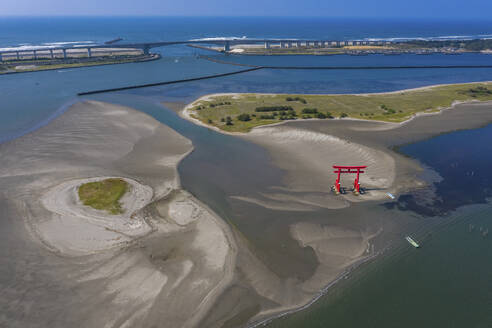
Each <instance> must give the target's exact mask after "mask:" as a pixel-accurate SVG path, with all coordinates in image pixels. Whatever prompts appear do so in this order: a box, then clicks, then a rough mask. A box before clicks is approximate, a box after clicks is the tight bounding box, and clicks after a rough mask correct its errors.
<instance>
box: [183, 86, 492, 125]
mask: <svg viewBox="0 0 492 328" xmlns="http://www.w3.org/2000/svg"><path fill="white" fill-rule="evenodd" d="M490 100H492V83H491V82H481V83H466V84H451V85H438V86H429V87H423V88H417V89H409V90H401V91H396V92H387V93H377V94H338V95H307V94H304V95H299V94H238V93H234V94H213V95H206V96H204V97H201V98H200V99H197V100H196V101H194V102H193V103H192V104H190V105H188V106H187V107H186V108H185V110H184V112H183V114H184V115H185V116H186V117H188V118H191V119H195V120H198V121H200V122H201V123H202V124H204V125H207V126H210V127H214V128H217V129H219V130H221V131H226V132H248V131H250V130H251V129H252V128H254V127H258V126H263V125H269V124H275V123H280V122H285V121H289V120H308V119H334V118H340V119H349V118H350V119H363V120H370V121H383V122H391V123H401V122H404V121H407V120H409V119H411V118H412V117H415V116H416V115H420V114H432V113H436V112H439V111H440V110H442V109H444V108H449V107H451V106H452V105H453V104H454V103H459V102H469V101H490Z"/></svg>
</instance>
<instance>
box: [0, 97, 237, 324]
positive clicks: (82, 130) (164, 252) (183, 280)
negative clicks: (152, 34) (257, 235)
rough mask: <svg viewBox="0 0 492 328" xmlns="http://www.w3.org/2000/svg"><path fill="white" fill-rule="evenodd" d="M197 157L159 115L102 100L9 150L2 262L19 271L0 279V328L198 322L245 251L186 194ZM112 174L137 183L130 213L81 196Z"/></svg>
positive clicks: (2, 197)
mask: <svg viewBox="0 0 492 328" xmlns="http://www.w3.org/2000/svg"><path fill="white" fill-rule="evenodd" d="M191 150H192V145H191V142H190V141H189V140H187V139H186V138H184V137H182V136H181V135H179V134H177V133H176V132H175V131H174V130H172V129H170V128H168V127H166V126H164V125H162V124H160V123H159V122H157V121H156V120H154V119H152V118H151V117H149V116H147V115H145V114H143V113H140V112H137V111H135V110H132V109H130V108H126V107H122V106H116V105H111V104H106V103H101V102H95V101H86V102H81V103H77V104H75V105H73V106H72V107H71V108H70V109H69V110H68V111H67V112H66V113H65V114H63V115H62V116H60V117H58V118H57V119H55V120H54V121H52V122H51V123H50V124H48V125H47V126H45V127H43V128H41V129H39V130H37V131H35V132H33V133H31V134H28V135H25V136H23V137H21V138H19V139H16V140H13V141H11V142H8V143H4V144H2V145H0V154H1V156H0V167H1V169H0V181H1V182H0V183H1V185H2V190H1V193H0V202H1V204H2V209H3V210H4V215H3V219H2V221H1V229H0V230H1V231H2V234H5V236H8V238H2V239H3V240H5V242H6V244H3V243H2V249H5V250H6V251H7V252H8V253H9V254H11V256H3V257H2V267H4V268H16V272H17V273H15V274H14V273H13V272H9V271H5V272H4V273H2V274H0V285H1V287H2V290H6V289H8V290H9V293H7V294H4V295H3V297H2V300H1V301H0V306H2V308H4V309H5V311H4V312H3V314H4V316H2V317H0V325H8V326H9V327H28V326H60V327H64V326H72V325H76V326H78V327H129V326H139V327H153V326H156V325H161V324H162V322H166V324H167V325H169V326H171V327H196V326H198V323H199V322H200V321H201V320H202V318H203V317H204V316H205V315H206V313H207V312H208V311H209V310H210V308H211V306H212V305H213V304H214V302H215V299H216V298H217V297H218V295H220V294H221V293H222V292H223V290H224V289H226V288H227V287H228V286H229V284H230V283H231V280H232V276H233V270H234V267H235V259H236V246H235V241H234V238H233V237H232V233H231V231H230V229H229V227H228V226H227V225H226V224H225V223H223V222H222V221H221V220H220V218H218V217H217V216H216V215H215V214H214V213H213V212H212V211H211V210H210V209H209V208H208V207H206V206H205V205H204V204H202V203H200V202H199V201H198V200H196V199H195V198H194V197H193V196H191V195H190V194H188V193H186V192H185V191H182V190H181V189H180V183H179V177H178V174H177V171H176V166H177V164H178V162H179V161H180V160H181V159H182V158H183V157H184V156H186V155H187V154H188V153H189V152H190V151H191ZM106 177H121V178H123V179H125V180H126V181H127V182H128V183H129V184H130V185H131V188H130V191H129V192H128V193H127V194H126V195H125V196H124V197H123V198H122V199H121V201H122V203H123V208H124V210H125V211H124V213H123V214H121V215H110V214H107V213H106V212H102V211H98V210H94V209H92V208H89V207H87V206H84V205H82V204H80V202H79V201H78V197H77V194H76V190H77V186H79V185H80V184H82V183H85V182H88V181H94V180H98V179H104V178H106ZM26 228H27V229H26ZM28 272H31V273H33V274H35V275H36V278H35V279H33V278H29V277H27V276H26V274H27V273H28ZM19 280H22V282H20V281H19ZM12 304H18V305H19V306H15V307H12ZM46 309H48V310H46Z"/></svg>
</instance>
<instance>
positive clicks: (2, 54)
mask: <svg viewBox="0 0 492 328" xmlns="http://www.w3.org/2000/svg"><path fill="white" fill-rule="evenodd" d="M395 43H397V42H395V41H383V40H381V41H367V40H319V39H317V40H308V39H302V40H301V39H247V38H235V39H214V38H210V39H198V40H185V41H158V42H143V43H113V44H104V43H103V44H90V45H80V46H79V45H72V46H53V47H43V48H40V49H39V48H38V49H36V48H34V47H33V49H15V48H13V49H7V50H2V51H0V61H3V60H4V59H5V58H7V57H10V58H12V57H13V58H15V59H21V58H23V57H24V56H26V55H29V56H30V57H31V58H32V59H38V58H40V57H41V54H42V56H43V57H46V56H48V58H52V59H53V58H55V57H56V53H59V54H61V55H62V56H63V58H65V59H66V58H67V51H69V50H72V51H73V50H79V51H86V52H87V56H88V57H92V56H93V50H94V49H121V50H122V51H124V50H134V49H139V50H141V51H142V52H143V53H144V54H146V55H148V54H149V53H150V50H151V49H152V48H159V47H165V46H174V45H192V44H197V45H201V44H204V45H214V46H220V47H222V48H223V51H224V52H228V51H230V50H231V46H234V45H250V44H259V45H264V47H265V48H266V49H269V48H270V47H272V46H278V47H280V48H294V47H299V48H300V47H308V48H324V47H343V46H358V45H377V46H384V45H390V44H395Z"/></svg>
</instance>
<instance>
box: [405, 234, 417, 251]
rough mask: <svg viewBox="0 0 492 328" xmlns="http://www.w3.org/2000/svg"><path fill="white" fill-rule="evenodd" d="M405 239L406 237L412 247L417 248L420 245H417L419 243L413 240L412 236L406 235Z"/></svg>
mask: <svg viewBox="0 0 492 328" xmlns="http://www.w3.org/2000/svg"><path fill="white" fill-rule="evenodd" d="M405 239H406V240H407V241H408V242H409V243H410V245H412V246H413V247H415V248H419V247H420V245H419V244H418V243H417V242H416V241H415V240H413V239H412V237H410V236H406V237H405Z"/></svg>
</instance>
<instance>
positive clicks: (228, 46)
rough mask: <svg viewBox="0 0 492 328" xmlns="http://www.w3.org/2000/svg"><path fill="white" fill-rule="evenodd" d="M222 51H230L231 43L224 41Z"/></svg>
mask: <svg viewBox="0 0 492 328" xmlns="http://www.w3.org/2000/svg"><path fill="white" fill-rule="evenodd" d="M224 51H225V52H228V51H231V44H230V43H229V41H226V43H225V44H224Z"/></svg>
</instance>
